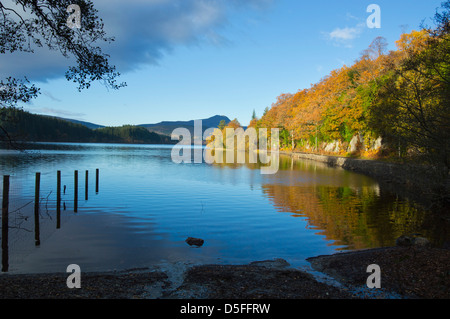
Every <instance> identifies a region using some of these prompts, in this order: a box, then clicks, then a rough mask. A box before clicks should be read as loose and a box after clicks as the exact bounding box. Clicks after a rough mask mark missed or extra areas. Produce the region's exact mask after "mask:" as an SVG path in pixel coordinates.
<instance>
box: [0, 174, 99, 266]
mask: <svg viewBox="0 0 450 319" xmlns="http://www.w3.org/2000/svg"><path fill="white" fill-rule="evenodd" d="M99 175H100V170H99V169H96V171H95V193H97V194H98V192H99ZM85 176H86V177H85V200H88V195H89V192H88V189H89V183H88V182H89V171H88V170H87V171H86V175H85ZM9 188H10V176H9V175H4V176H3V197H2V272H7V271H8V268H9V258H8V256H9V253H8V228H9ZM40 188H41V173H36V180H35V194H34V234H35V245H36V246H40V244H41V240H40V229H39V205H40ZM65 190H66V186H65V185H64V193H65ZM73 201H74V205H73V211H74V212H75V213H77V212H78V171H75V172H74V198H73ZM56 228H57V229H59V228H61V171H57V178H56Z"/></svg>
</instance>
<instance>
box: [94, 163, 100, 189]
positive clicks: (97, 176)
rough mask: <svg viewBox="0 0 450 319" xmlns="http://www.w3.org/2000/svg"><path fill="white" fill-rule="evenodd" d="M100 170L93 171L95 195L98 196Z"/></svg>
mask: <svg viewBox="0 0 450 319" xmlns="http://www.w3.org/2000/svg"><path fill="white" fill-rule="evenodd" d="M99 176H100V170H99V169H98V168H97V169H96V170H95V193H96V194H98V183H99Z"/></svg>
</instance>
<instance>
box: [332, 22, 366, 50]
mask: <svg viewBox="0 0 450 319" xmlns="http://www.w3.org/2000/svg"><path fill="white" fill-rule="evenodd" d="M364 28H365V24H364V23H360V24H358V25H356V26H355V27H345V28H336V29H334V30H333V31H331V32H325V35H326V37H327V38H328V39H329V40H331V41H333V42H334V43H335V44H341V45H346V46H351V44H352V41H353V40H355V39H357V38H359V36H360V35H361V34H362V33H363V31H364Z"/></svg>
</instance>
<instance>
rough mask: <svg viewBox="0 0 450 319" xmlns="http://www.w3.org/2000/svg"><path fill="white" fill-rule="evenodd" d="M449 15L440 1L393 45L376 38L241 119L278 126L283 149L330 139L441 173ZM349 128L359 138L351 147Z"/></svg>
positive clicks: (449, 84) (449, 81)
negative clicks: (426, 20) (428, 20)
mask: <svg viewBox="0 0 450 319" xmlns="http://www.w3.org/2000/svg"><path fill="white" fill-rule="evenodd" d="M449 16H450V1H446V2H444V3H443V4H442V7H441V10H440V11H439V10H438V11H437V13H436V15H435V16H434V17H433V21H434V24H435V26H434V27H433V28H430V27H426V26H421V30H419V31H412V32H411V33H406V34H402V35H401V37H400V39H398V41H397V42H396V49H395V50H393V51H388V50H387V47H388V43H387V42H386V40H385V39H384V38H382V37H378V38H376V39H375V40H374V41H373V42H372V44H371V45H370V46H369V47H368V48H367V49H366V50H364V51H363V52H362V53H361V55H360V57H359V58H358V59H357V60H356V61H355V62H354V64H353V65H350V66H347V65H345V66H343V67H342V68H340V69H336V70H334V71H332V72H331V73H330V74H329V75H327V76H326V77H324V78H323V79H322V80H321V81H319V82H318V83H316V84H314V85H312V86H311V87H309V88H306V89H301V90H299V91H298V92H296V93H284V94H281V95H280V96H278V97H277V99H276V102H275V103H274V104H273V105H272V107H271V108H266V110H265V113H264V115H263V116H262V117H261V118H257V117H256V115H255V113H254V114H253V119H252V121H251V123H250V125H249V127H254V128H256V129H257V130H258V129H260V128H279V129H280V138H281V141H280V144H281V147H282V148H283V149H284V150H289V151H291V150H293V151H301V152H316V153H326V148H327V146H329V145H330V143H333V148H332V151H333V153H337V154H339V155H342V156H359V157H365V158H376V159H389V160H394V161H406V160H408V161H414V162H421V163H428V164H433V165H437V166H439V167H443V168H444V169H445V170H446V172H447V175H448V172H449V168H450V157H449V148H450V146H449V135H450V105H449V104H450V33H449V31H450V23H449ZM230 125H231V126H235V125H236V123H230ZM231 126H230V127H231ZM226 128H227V127H221V129H226ZM355 136H356V137H359V139H358V140H357V141H358V144H360V145H359V147H357V148H353V149H352V148H351V147H350V144H351V143H352V140H354V138H355ZM380 140H382V147H380V146H381V145H378V146H377V147H375V145H376V144H377V141H378V144H379V141H380ZM327 151H330V149H329V148H328V150H327Z"/></svg>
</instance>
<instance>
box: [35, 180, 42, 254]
mask: <svg viewBox="0 0 450 319" xmlns="http://www.w3.org/2000/svg"><path fill="white" fill-rule="evenodd" d="M40 188H41V173H36V184H35V189H34V239H35V244H36V246H39V245H40V244H41V239H40V231H39V193H40Z"/></svg>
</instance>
